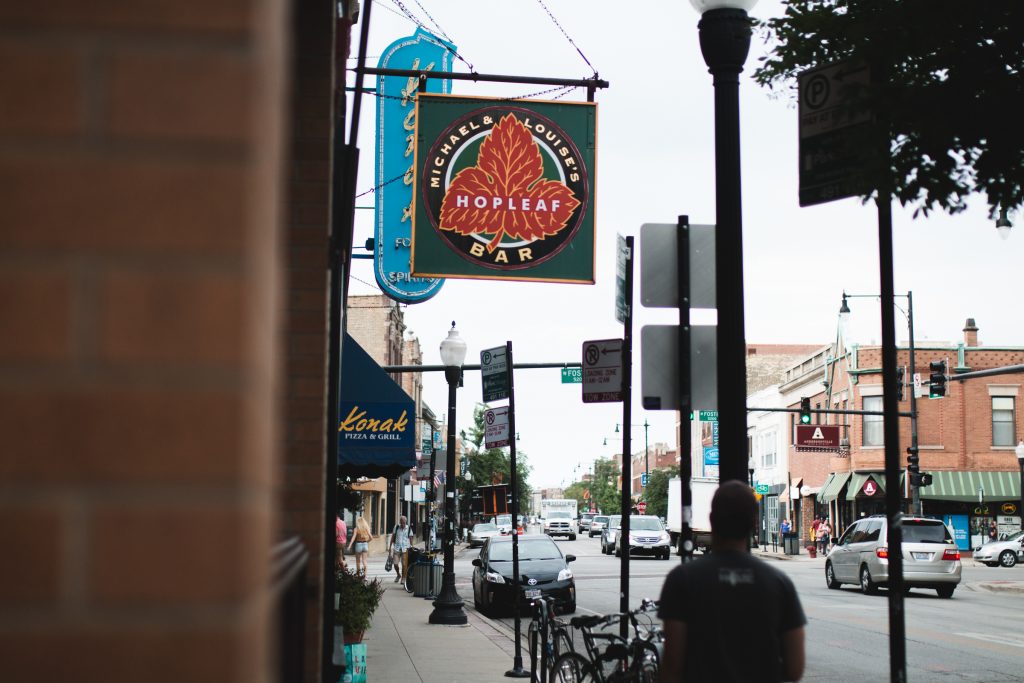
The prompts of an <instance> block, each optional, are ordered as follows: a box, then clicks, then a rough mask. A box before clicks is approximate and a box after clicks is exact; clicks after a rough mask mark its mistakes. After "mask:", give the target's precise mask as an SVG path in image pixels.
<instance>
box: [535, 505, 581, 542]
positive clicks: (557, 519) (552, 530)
mask: <svg viewBox="0 0 1024 683" xmlns="http://www.w3.org/2000/svg"><path fill="white" fill-rule="evenodd" d="M540 516H541V520H542V521H541V524H543V526H544V533H545V534H547V535H548V536H566V537H567V538H568V539H569V540H570V541H575V540H576V499H575V498H544V499H542V500H541V501H540Z"/></svg>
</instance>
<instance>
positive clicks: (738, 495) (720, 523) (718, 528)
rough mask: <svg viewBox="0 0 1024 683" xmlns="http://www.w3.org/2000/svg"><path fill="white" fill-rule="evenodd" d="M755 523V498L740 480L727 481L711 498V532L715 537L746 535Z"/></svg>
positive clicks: (725, 537) (727, 537)
mask: <svg viewBox="0 0 1024 683" xmlns="http://www.w3.org/2000/svg"><path fill="white" fill-rule="evenodd" d="M756 525H757V499H756V498H754V492H753V491H751V490H750V487H749V486H747V485H746V484H744V483H743V482H740V481H736V480H733V481H727V482H725V483H724V484H722V485H720V486H719V487H718V490H717V491H715V495H714V497H713V498H712V499H711V533H712V535H714V536H715V537H716V538H722V539H741V538H746V537H748V536H749V535H750V534H751V533H752V532H753V531H754V527H755V526H756Z"/></svg>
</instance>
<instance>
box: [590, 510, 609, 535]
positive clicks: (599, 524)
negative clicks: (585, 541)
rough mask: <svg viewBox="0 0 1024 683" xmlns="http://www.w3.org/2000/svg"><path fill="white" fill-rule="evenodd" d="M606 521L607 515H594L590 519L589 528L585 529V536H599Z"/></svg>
mask: <svg viewBox="0 0 1024 683" xmlns="http://www.w3.org/2000/svg"><path fill="white" fill-rule="evenodd" d="M607 523H608V515H595V516H594V519H592V520H590V529H588V530H587V537H588V538H593V537H594V536H600V535H601V532H602V531H604V526H605V524H607Z"/></svg>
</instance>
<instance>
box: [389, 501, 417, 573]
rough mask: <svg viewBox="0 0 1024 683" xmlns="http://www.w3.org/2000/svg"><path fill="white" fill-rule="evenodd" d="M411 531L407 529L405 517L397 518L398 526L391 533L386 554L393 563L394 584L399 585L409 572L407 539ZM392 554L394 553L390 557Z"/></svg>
mask: <svg viewBox="0 0 1024 683" xmlns="http://www.w3.org/2000/svg"><path fill="white" fill-rule="evenodd" d="M411 535H412V530H411V529H410V528H409V524H408V520H407V519H406V517H405V515H402V516H401V517H399V518H398V524H396V525H395V528H394V529H393V530H392V531H391V540H390V541H389V542H388V554H389V555H391V557H392V558H393V560H394V563H395V574H397V576H396V577H395V583H399V582H400V581H402V579H404V578H405V577H406V575H407V574H408V572H409V539H410V537H411ZM392 553H394V554H393V555H392Z"/></svg>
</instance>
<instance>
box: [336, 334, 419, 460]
mask: <svg viewBox="0 0 1024 683" xmlns="http://www.w3.org/2000/svg"><path fill="white" fill-rule="evenodd" d="M340 406H341V410H340V411H339V420H340V421H339V424H338V474H339V475H341V476H349V477H397V476H399V475H400V474H402V473H403V472H405V471H406V470H408V469H410V468H412V467H415V466H416V404H415V402H414V401H413V400H412V399H411V398H409V395H408V394H406V393H405V392H404V391H403V390H402V388H401V387H400V386H398V385H397V384H395V381H394V380H393V379H391V377H390V376H389V375H388V374H387V373H386V372H384V371H383V370H381V369H380V366H379V365H377V363H376V362H375V361H374V360H373V359H372V358H370V355H369V354H368V353H366V351H364V350H363V348H362V347H361V346H359V344H358V343H356V340H354V339H353V338H352V337H350V336H349V335H348V334H346V335H345V341H344V345H343V346H342V354H341V400H340Z"/></svg>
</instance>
